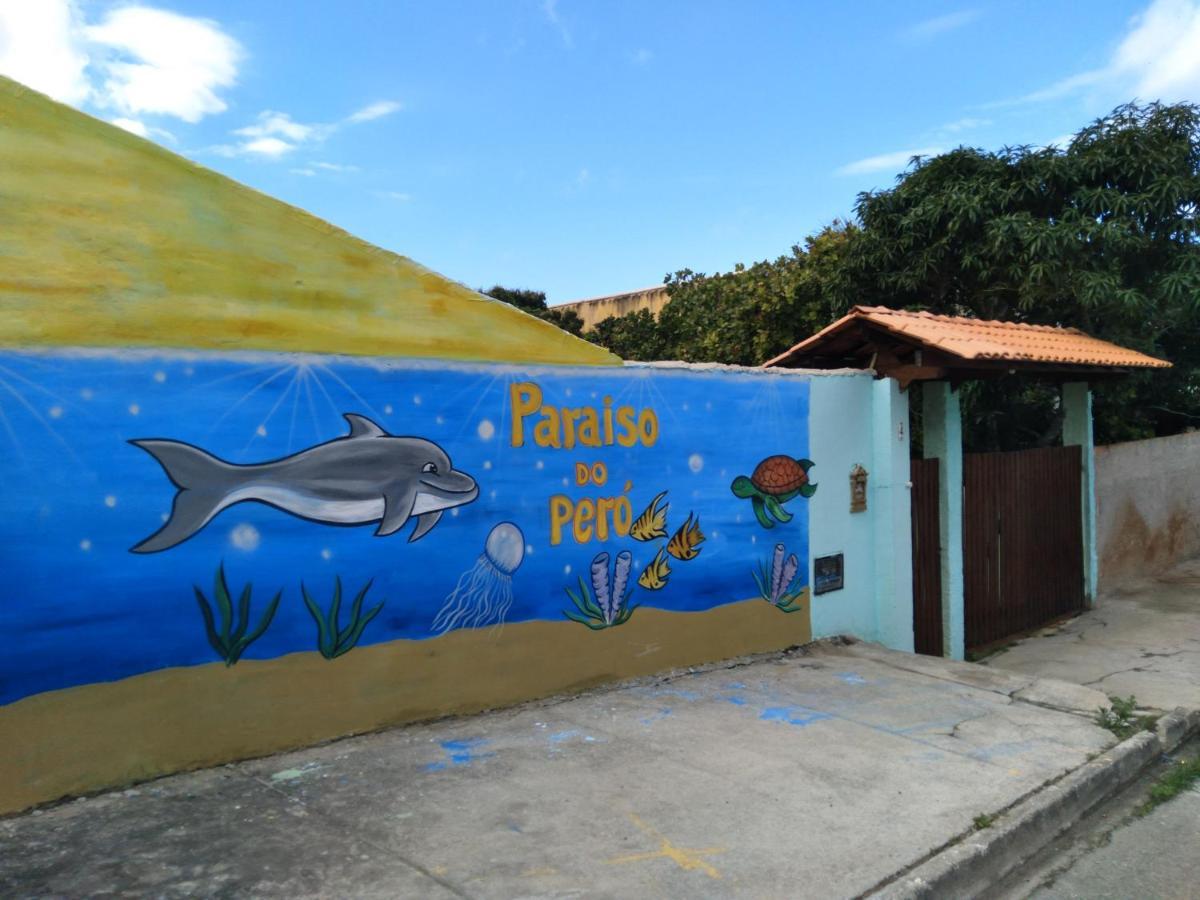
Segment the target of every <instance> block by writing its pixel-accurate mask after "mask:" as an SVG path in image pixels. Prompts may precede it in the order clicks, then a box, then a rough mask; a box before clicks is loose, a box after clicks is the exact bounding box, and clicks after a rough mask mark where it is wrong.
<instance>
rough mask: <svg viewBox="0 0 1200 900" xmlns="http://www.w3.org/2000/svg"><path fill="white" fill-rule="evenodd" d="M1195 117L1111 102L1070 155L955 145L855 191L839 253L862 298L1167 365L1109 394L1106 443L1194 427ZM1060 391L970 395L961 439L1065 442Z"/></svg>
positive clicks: (1199, 409) (1198, 164) (1198, 145)
mask: <svg viewBox="0 0 1200 900" xmlns="http://www.w3.org/2000/svg"><path fill="white" fill-rule="evenodd" d="M1198 204H1200V108H1198V107H1196V106H1194V105H1191V104H1177V105H1173V106H1167V105H1163V104H1159V103H1151V104H1147V105H1144V106H1137V105H1133V104H1130V105H1126V106H1121V107H1118V108H1117V109H1116V110H1114V111H1113V112H1112V113H1111V114H1110V115H1108V116H1105V117H1104V118H1101V119H1099V120H1097V121H1096V122H1094V123H1093V124H1092V125H1090V126H1088V127H1087V128H1084V129H1083V130H1082V131H1080V132H1079V134H1077V135H1076V136H1075V137H1074V138H1073V139H1072V140H1071V142H1070V144H1069V145H1068V146H1067V147H1066V148H1063V149H1059V148H1053V147H1051V148H1035V147H1007V148H1004V149H1002V150H1000V151H996V152H988V151H984V150H978V149H971V148H967V147H962V148H959V149H957V150H954V151H951V152H949V153H945V154H942V155H940V156H936V157H932V158H929V159H916V160H914V161H913V163H912V164H911V166H910V168H909V170H908V171H907V172H905V173H904V174H903V175H901V176H900V178H899V180H898V183H897V185H896V186H895V187H894V188H891V189H890V190H884V191H878V192H869V193H864V194H861V195H860V196H859V198H858V203H857V207H856V209H857V215H858V220H859V224H860V226H861V230H860V231H858V232H856V233H855V235H854V238H853V240H852V241H851V244H850V246H849V248H848V252H847V253H846V254H845V255H844V264H845V270H844V271H843V273H842V275H843V276H844V277H845V278H846V279H848V283H849V284H850V286H851V287H850V292H851V294H854V295H856V296H858V297H859V298H860V300H859V302H864V303H879V304H883V305H887V306H892V307H907V308H920V309H928V310H931V311H934V312H942V313H948V314H955V315H972V316H977V317H980V318H988V319H1008V320H1014V321H1023V322H1032V323H1038V324H1054V325H1066V326H1076V327H1079V328H1081V329H1083V330H1085V331H1087V332H1089V333H1091V334H1094V335H1096V336H1098V337H1102V338H1105V339H1108V340H1112V341H1115V342H1117V343H1120V344H1124V345H1126V346H1131V347H1135V348H1137V349H1139V350H1143V351H1145V352H1147V353H1151V354H1153V355H1157V356H1164V357H1166V358H1168V359H1170V360H1171V361H1172V362H1174V363H1175V364H1176V368H1175V369H1174V370H1171V371H1169V372H1166V373H1163V372H1154V373H1139V374H1137V375H1134V376H1132V377H1131V378H1129V379H1128V380H1124V381H1116V382H1111V383H1105V384H1101V385H1099V387H1098V390H1097V399H1096V432H1097V439H1098V440H1099V441H1100V442H1106V441H1114V440H1123V439H1129V438H1135V437H1143V436H1147V435H1150V434H1153V433H1154V432H1155V428H1156V425H1157V426H1158V427H1159V428H1167V429H1170V428H1171V427H1172V423H1173V425H1174V427H1175V428H1177V427H1178V425H1179V424H1180V423H1181V422H1186V421H1197V422H1200V394H1198V387H1200V385H1198V384H1197V377H1196V372H1197V367H1198V366H1200V343H1198V342H1196V341H1194V340H1193V339H1192V335H1194V334H1196V333H1197V332H1196V328H1197V325H1200V316H1198V311H1200V247H1198V245H1197V208H1198ZM1056 396H1057V395H1056V391H1054V390H1052V389H1049V388H1048V387H1047V386H1045V385H1039V384H1031V383H1029V382H1027V381H1023V382H1020V383H1013V384H1005V383H1003V382H1001V383H988V384H983V385H978V386H976V387H974V388H973V389H972V391H971V392H970V395H969V397H968V399H969V400H970V403H969V404H968V408H967V409H966V410H965V411H964V412H965V415H966V417H967V421H966V424H967V429H966V432H967V434H966V437H967V441H968V445H969V446H972V447H973V448H975V449H983V448H993V447H1006V446H1027V445H1029V444H1030V443H1037V442H1048V441H1050V440H1052V439H1053V438H1054V437H1055V436H1056V427H1055V426H1056V420H1057V409H1056Z"/></svg>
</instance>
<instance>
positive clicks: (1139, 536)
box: [1096, 432, 1200, 591]
mask: <svg viewBox="0 0 1200 900" xmlns="http://www.w3.org/2000/svg"><path fill="white" fill-rule="evenodd" d="M1096 504H1097V516H1096V518H1097V524H1096V545H1097V549H1098V551H1099V554H1100V578H1099V584H1100V589H1101V591H1103V590H1105V589H1107V588H1111V587H1112V586H1113V585H1115V584H1119V583H1120V582H1122V581H1129V580H1132V579H1137V578H1144V577H1147V576H1151V575H1156V574H1158V573H1160V572H1164V571H1166V570H1167V569H1169V568H1171V567H1172V566H1174V565H1175V564H1177V563H1179V562H1182V561H1183V560H1186V559H1191V558H1193V557H1196V556H1200V432H1191V433H1189V434H1177V435H1172V436H1171V437H1162V438H1152V439H1150V440H1146V441H1129V442H1128V443H1123V444H1110V445H1109V446H1107V447H1097V448H1096Z"/></svg>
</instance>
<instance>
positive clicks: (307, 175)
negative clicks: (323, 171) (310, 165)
mask: <svg viewBox="0 0 1200 900" xmlns="http://www.w3.org/2000/svg"><path fill="white" fill-rule="evenodd" d="M288 171H289V172H291V173H292V174H293V175H303V176H304V177H305V178H312V177H313V176H314V175H316V174H317V173H316V171H315V170H313V169H288Z"/></svg>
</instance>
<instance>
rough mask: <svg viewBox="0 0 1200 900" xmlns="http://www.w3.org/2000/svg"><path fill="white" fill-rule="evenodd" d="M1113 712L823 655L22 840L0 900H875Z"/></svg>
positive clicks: (1057, 687) (927, 671) (503, 717)
mask: <svg viewBox="0 0 1200 900" xmlns="http://www.w3.org/2000/svg"><path fill="white" fill-rule="evenodd" d="M533 664H536V662H535V661H531V665H533ZM467 674H468V673H464V676H466V675H467ZM1102 699H1103V698H1102V697H1101V695H1099V694H1098V693H1096V692H1095V691H1090V690H1087V689H1083V688H1079V687H1077V686H1074V685H1067V684H1057V683H1052V682H1047V681H1040V680H1037V679H1033V678H1029V677H1026V676H1020V675H1013V674H1009V673H1004V672H1000V671H991V670H988V669H985V668H982V667H979V666H973V665H969V664H963V663H951V662H945V661H942V660H934V659H929V658H926V657H914V656H910V655H907V654H902V653H892V652H890V651H886V650H882V649H879V648H877V647H874V646H872V645H866V644H853V645H848V646H842V645H838V644H819V645H814V646H812V647H809V648H806V649H804V650H801V651H798V652H794V653H791V654H784V655H782V656H778V657H772V658H769V659H762V660H755V661H743V662H741V663H736V664H726V665H724V666H721V667H713V668H710V669H708V670H705V671H694V672H689V673H682V674H678V675H676V676H674V677H670V678H665V679H658V680H653V681H645V682H640V683H636V684H632V685H628V686H624V687H621V688H618V689H611V690H607V691H596V692H592V693H590V694H586V695H583V696H578V697H574V698H568V699H563V700H559V701H556V702H547V703H541V704H531V705H527V706H524V707H520V708H516V709H511V710H504V711H499V712H494V713H490V714H485V715H480V716H475V717H472V718H468V719H458V720H448V721H444V722H440V723H435V724H431V725H425V726H417V727H409V728H403V729H397V730H393V731H389V732H385V733H381V734H377V735H371V736H367V737H362V738H354V739H348V740H344V741H341V742H338V743H334V744H329V745H326V746H323V747H318V748H313V749H309V750H305V751H301V752H296V753H291V754H286V755H282V756H277V757H272V758H268V759H262V760H258V761H252V762H246V763H242V764H238V765H231V766H226V767H223V768H219V769H213V770H209V771H204V772H198V773H193V774H188V775H180V776H175V777H171V778H166V779H162V780H159V781H156V782H152V783H149V784H145V785H142V786H140V787H137V788H134V789H131V790H127V791H123V792H114V793H111V794H107V795H103V796H100V797H95V798H90V799H86V800H78V801H74V802H69V803H66V804H63V805H60V806H58V807H56V808H52V809H46V810H42V811H37V812H34V813H30V814H26V815H23V816H20V817H16V818H10V819H8V820H4V821H0V844H2V845H3V852H2V853H0V895H3V896H5V897H34V896H39V897H40V896H67V897H79V896H90V897H95V896H156V897H195V896H209V897H247V896H254V897H289V898H301V897H389V898H394V897H420V898H438V897H460V898H461V897H504V898H509V897H589V898H592V897H681V898H704V897H714V898H715V897H754V898H767V897H779V898H794V897H797V896H805V897H847V896H854V895H858V894H861V893H863V892H866V891H869V890H870V889H872V888H873V887H875V886H878V885H880V884H881V883H885V882H886V881H888V880H889V879H891V878H892V877H894V876H896V875H897V874H898V873H900V872H901V871H902V870H904V869H906V868H907V867H910V866H911V865H912V864H914V863H916V862H918V861H920V860H921V859H922V858H924V857H925V856H926V855H928V854H929V853H930V852H932V851H934V850H936V849H937V848H939V847H941V846H942V845H944V844H945V843H947V842H948V841H950V840H952V839H954V838H956V837H958V836H961V835H963V834H964V833H967V832H968V831H970V829H971V828H972V819H973V818H974V817H975V816H976V815H978V814H980V813H993V812H996V811H998V810H1001V809H1003V808H1005V807H1007V806H1009V805H1010V804H1012V803H1014V802H1015V801H1017V800H1018V799H1020V798H1022V797H1023V796H1026V795H1028V794H1030V793H1031V792H1035V791H1037V790H1038V789H1039V788H1040V787H1041V786H1042V785H1043V784H1044V783H1046V782H1047V781H1048V780H1051V779H1055V778H1057V777H1059V776H1060V775H1062V774H1063V773H1065V772H1067V771H1068V770H1070V769H1073V768H1075V767H1077V766H1079V765H1081V764H1083V763H1084V762H1085V761H1086V760H1087V759H1088V758H1089V757H1091V756H1093V755H1095V754H1096V753H1098V752H1100V751H1102V750H1103V749H1105V748H1106V747H1108V746H1110V745H1111V744H1112V743H1113V738H1112V735H1110V734H1109V733H1108V732H1106V731H1103V730H1101V729H1099V728H1097V727H1095V726H1094V725H1093V724H1092V723H1091V722H1090V720H1089V719H1088V713H1089V712H1090V710H1091V709H1092V708H1093V707H1094V706H1096V705H1097V704H1098V703H1099V702H1102ZM1071 710H1074V712H1073V711H1071Z"/></svg>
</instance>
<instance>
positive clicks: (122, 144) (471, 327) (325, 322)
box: [0, 77, 619, 365]
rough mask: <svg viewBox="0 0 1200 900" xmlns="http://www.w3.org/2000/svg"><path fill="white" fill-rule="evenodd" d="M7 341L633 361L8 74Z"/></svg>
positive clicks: (0, 168) (1, 93)
mask: <svg viewBox="0 0 1200 900" xmlns="http://www.w3.org/2000/svg"><path fill="white" fill-rule="evenodd" d="M0 346H6V347H29V346H84V347H100V346H103V347H176V348H180V347H182V348H197V349H219V350H234V349H236V350H280V351H302V352H312V353H342V354H353V355H369V356H412V357H437V358H448V359H467V360H494V361H509V362H531V363H569V364H583V365H589V364H590V365H611V364H616V363H618V362H619V361H618V360H617V359H616V357H614V356H612V355H611V354H609V353H608V352H607V351H605V350H603V349H601V348H599V347H596V346H594V345H592V344H589V343H588V342H586V341H582V340H580V339H578V338H575V337H573V336H572V335H569V334H567V333H566V332H564V331H561V330H560V329H558V328H555V327H554V326H552V325H549V324H547V323H545V322H542V321H541V320H539V319H536V318H534V317H533V316H529V315H527V314H525V313H523V312H521V311H519V310H517V309H514V308H513V307H511V306H508V305H506V304H503V303H499V302H497V301H495V300H492V299H490V298H487V297H483V296H481V295H480V294H477V293H475V292H474V291H472V290H469V289H468V288H466V287H464V286H463V285H461V284H458V283H456V282H454V281H451V280H449V279H447V278H444V277H443V276H441V275H438V274H437V273H435V272H431V271H430V270H428V269H425V268H423V267H422V266H420V265H418V264H417V263H414V262H413V261H412V260H410V259H407V258H405V257H403V256H399V255H397V254H394V253H390V252H388V251H386V250H383V249H381V248H379V247H375V246H373V245H371V244H368V243H366V242H365V241H362V240H359V239H358V238H355V237H353V236H352V235H350V234H348V233H346V232H344V231H342V230H340V229H338V228H336V227H334V226H333V225H330V224H329V223H327V222H324V221H322V220H320V219H318V218H316V217H315V216H312V215H309V214H308V213H306V212H304V211H303V210H300V209H296V208H295V207H292V206H288V205H287V204H286V203H282V202H280V201H278V200H275V199H273V198H271V197H268V196H266V195H264V194H260V193H258V192H257V191H254V190H252V189H250V188H248V187H246V186H244V185H241V184H238V183H237V182H235V181H233V180H231V179H229V178H226V177H224V176H223V175H219V174H217V173H216V172H212V171H210V170H208V169H205V168H203V167H201V166H198V165H196V164H195V163H192V162H189V161H188V160H186V159H184V158H183V157H181V156H178V155H176V154H174V153H171V152H170V151H168V150H165V149H163V148H162V147H160V146H158V145H156V144H153V143H151V142H150V141H146V140H143V139H142V138H139V137H137V136H135V135H132V134H129V133H128V132H125V131H123V130H121V129H119V128H116V127H115V126H112V125H109V124H107V123H105V122H101V121H99V120H98V119H94V118H92V117H91V116H88V115H85V114H84V113H81V112H78V111H77V110H74V109H72V108H70V107H67V106H64V105H62V104H59V103H56V102H54V101H53V100H50V99H49V98H47V97H45V96H43V95H41V94H39V93H37V92H35V91H32V90H30V89H28V88H25V87H23V86H22V85H20V84H17V83H16V82H14V81H11V80H9V79H6V78H3V77H0Z"/></svg>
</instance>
